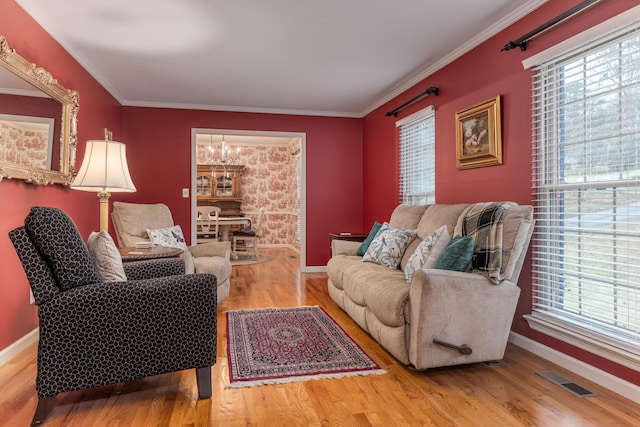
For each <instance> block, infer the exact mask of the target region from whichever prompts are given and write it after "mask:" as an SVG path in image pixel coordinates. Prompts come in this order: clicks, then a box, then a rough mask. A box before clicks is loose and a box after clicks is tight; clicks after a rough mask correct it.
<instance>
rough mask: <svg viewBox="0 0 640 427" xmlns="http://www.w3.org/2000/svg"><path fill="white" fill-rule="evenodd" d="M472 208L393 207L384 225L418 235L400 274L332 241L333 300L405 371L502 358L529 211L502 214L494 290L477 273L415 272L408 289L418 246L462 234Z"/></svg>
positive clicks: (330, 284)
mask: <svg viewBox="0 0 640 427" xmlns="http://www.w3.org/2000/svg"><path fill="white" fill-rule="evenodd" d="M485 205H487V204H485ZM477 206H478V205H473V204H455V205H444V204H435V205H429V206H408V205H400V206H398V207H397V208H396V209H395V210H394V212H393V213H392V215H391V218H390V220H389V221H388V223H389V226H391V227H393V228H396V229H401V230H415V231H416V236H415V238H414V239H413V241H412V242H411V243H410V244H409V246H408V247H407V249H406V250H405V252H404V254H403V255H402V260H401V262H400V265H399V267H398V268H397V269H391V268H389V267H387V266H383V265H379V264H377V263H375V262H364V261H363V257H362V256H358V255H356V249H357V248H358V247H359V245H360V243H359V242H352V241H345V240H334V241H333V242H332V258H331V259H330V260H329V262H328V264H327V274H328V289H329V294H330V296H331V298H332V299H333V300H334V301H335V302H336V304H338V306H340V307H341V308H342V309H343V310H344V311H345V312H346V313H347V314H349V316H350V317H351V318H352V319H353V320H354V321H355V322H356V323H357V324H358V325H359V326H360V327H361V328H362V329H364V330H365V331H366V332H368V333H369V334H370V335H371V336H372V337H373V338H374V339H375V340H376V341H378V342H379V343H380V345H382V346H383V347H384V348H385V349H386V350H388V351H389V353H391V354H392V355H393V356H394V357H395V358H397V359H398V360H399V361H401V362H402V363H404V364H407V365H413V366H414V367H415V368H416V369H419V370H424V369H428V368H433V367H438V366H450V365H459V364H466V363H474V362H484V361H498V360H500V359H502V358H503V357H504V352H505V348H506V344H507V340H508V337H509V331H510V329H511V323H512V321H513V316H514V313H515V309H516V305H517V302H518V298H519V295H520V288H518V286H517V281H518V276H519V275H520V271H521V269H522V265H523V261H524V258H525V255H526V253H527V248H528V246H529V241H530V239H531V235H532V232H533V227H534V220H533V209H532V207H531V206H518V205H515V204H509V205H507V208H506V209H505V210H503V215H502V222H501V227H502V229H501V234H502V239H501V240H502V241H501V242H497V244H498V245H499V246H498V247H500V246H501V249H502V250H501V251H499V252H501V253H500V254H501V268H500V270H501V271H500V273H501V277H500V280H499V281H498V283H499V284H496V283H497V282H496V280H495V278H494V279H493V280H492V279H491V278H490V277H488V276H487V275H485V274H482V273H478V272H469V271H449V270H441V269H433V268H428V269H418V270H416V272H415V274H414V275H413V276H412V279H411V281H410V283H407V281H406V279H407V278H406V277H405V269H406V268H407V263H408V261H409V259H410V257H411V256H412V254H413V252H414V251H415V249H416V247H418V245H419V244H420V243H421V242H422V241H423V239H425V238H427V237H428V236H431V235H432V234H433V233H434V232H437V230H438V229H441V227H442V226H445V225H446V228H447V232H448V234H449V236H451V237H453V236H456V235H461V234H463V230H462V228H463V223H464V224H465V225H466V223H465V218H467V214H468V213H469V212H471V210H472V208H474V207H475V208H476V209H477ZM425 246H426V245H425ZM475 256H476V252H475V249H474V257H475Z"/></svg>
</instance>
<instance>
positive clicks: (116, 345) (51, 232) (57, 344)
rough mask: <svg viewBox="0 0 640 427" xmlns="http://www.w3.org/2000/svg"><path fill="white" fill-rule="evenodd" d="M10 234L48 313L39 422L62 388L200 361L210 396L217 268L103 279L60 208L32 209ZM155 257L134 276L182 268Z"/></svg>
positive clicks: (202, 390)
mask: <svg viewBox="0 0 640 427" xmlns="http://www.w3.org/2000/svg"><path fill="white" fill-rule="evenodd" d="M9 237H10V238H11V241H12V242H13V244H14V246H15V248H16V251H17V253H18V256H19V258H20V261H21V262H22V265H23V267H24V270H25V272H26V274H27V278H28V280H29V284H30V286H31V289H32V291H33V295H34V299H35V304H36V305H37V306H38V316H39V319H40V337H39V342H38V360H37V378H36V389H37V392H38V407H37V409H36V413H35V415H34V420H33V423H34V424H39V423H40V422H42V421H43V420H44V418H45V417H46V415H47V413H48V411H49V410H50V409H51V407H52V405H53V403H54V399H55V395H56V394H58V393H61V392H65V391H72V390H79V389H84V388H91V387H98V386H103V385H107V384H115V383H119V382H124V381H130V380H134V379H138V378H143V377H147V376H152V375H157V374H162V373H167V372H173V371H178V370H183V369H190V368H196V374H197V383H198V389H199V397H200V398H208V397H210V396H211V366H212V365H213V364H214V363H215V361H216V334H217V330H216V327H217V324H216V320H217V318H216V288H217V286H216V277H215V276H214V275H211V274H195V275H185V274H179V275H173V276H166V277H155V278H147V279H143V280H128V281H125V282H103V281H102V280H101V277H100V276H99V273H98V271H97V268H96V266H95V264H94V262H93V260H92V258H91V255H90V254H89V251H88V250H87V247H86V245H85V243H84V242H83V240H82V238H81V236H80V234H79V232H78V230H77V228H76V226H75V224H74V223H73V221H72V220H71V219H70V218H69V217H68V216H67V215H66V214H65V213H64V212H63V211H61V210H59V209H55V208H46V207H34V208H32V209H31V211H30V212H29V215H28V216H27V217H26V219H25V224H24V226H22V227H19V228H16V229H14V230H12V231H11V232H10V233H9ZM127 264H129V263H127ZM155 264H157V265H156V267H158V268H154V263H153V262H152V263H147V264H144V262H143V263H132V264H130V265H128V266H127V271H126V273H127V278H128V279H131V278H132V277H135V278H141V277H142V276H144V275H145V274H153V273H154V271H155V272H156V273H157V272H160V274H167V273H169V274H170V273H171V272H175V271H173V270H172V269H171V263H168V264H167V263H162V262H156V263H155ZM177 264H178V265H179V266H180V265H181V264H182V263H181V262H178V263H177ZM174 265H175V264H174ZM181 268H182V267H179V269H178V272H181V271H183V270H181Z"/></svg>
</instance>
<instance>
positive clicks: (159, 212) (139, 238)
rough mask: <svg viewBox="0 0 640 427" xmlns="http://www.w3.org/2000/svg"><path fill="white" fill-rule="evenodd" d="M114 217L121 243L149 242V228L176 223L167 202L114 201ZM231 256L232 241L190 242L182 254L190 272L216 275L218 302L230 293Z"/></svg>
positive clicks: (169, 225) (121, 245) (126, 245)
mask: <svg viewBox="0 0 640 427" xmlns="http://www.w3.org/2000/svg"><path fill="white" fill-rule="evenodd" d="M111 219H112V221H113V228H114V229H115V231H116V237H117V239H118V245H119V246H120V247H135V246H136V243H139V242H149V241H150V240H149V235H148V233H147V230H157V229H166V228H170V227H173V226H174V223H173V217H172V216H171V211H170V210H169V207H168V206H167V205H165V204H164V203H153V204H145V203H125V202H114V203H113V212H112V213H111ZM230 256H231V244H230V243H229V242H209V243H204V244H200V245H194V246H189V247H188V250H186V251H184V253H183V254H182V259H183V261H184V264H185V272H186V273H187V274H192V273H208V274H213V275H215V276H216V278H217V280H218V291H217V293H218V305H220V303H221V302H222V301H223V300H224V299H226V298H227V297H228V296H229V287H230V284H229V277H230V276H231V261H230V259H231V258H230Z"/></svg>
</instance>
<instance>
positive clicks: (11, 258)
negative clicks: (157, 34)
mask: <svg viewBox="0 0 640 427" xmlns="http://www.w3.org/2000/svg"><path fill="white" fill-rule="evenodd" d="M0 1H1V3H2V5H1V9H0V10H1V13H0V34H2V35H4V36H5V37H6V38H7V42H8V43H9V46H11V47H13V48H14V49H16V51H17V52H18V53H19V54H20V55H22V56H23V57H24V58H26V59H28V60H29V61H32V62H34V63H36V64H37V65H38V66H41V67H43V68H45V69H46V70H47V71H49V72H50V73H51V74H52V75H53V76H54V77H55V78H56V79H57V80H58V81H59V82H60V83H61V84H62V85H63V86H65V87H67V88H70V89H74V90H77V91H78V92H79V93H80V110H79V114H78V140H79V149H78V165H77V166H79V162H80V159H82V156H83V153H84V141H86V140H87V139H91V138H101V137H102V135H103V131H102V129H103V128H104V127H109V128H111V129H112V130H113V131H114V134H115V135H117V134H118V133H119V132H120V129H121V119H120V110H121V107H120V105H119V104H118V103H117V102H116V101H115V100H114V99H113V97H111V96H110V95H109V94H108V93H107V92H106V91H105V90H104V89H103V88H102V87H101V86H100V85H99V84H98V83H97V82H96V81H95V80H94V79H93V78H92V77H91V76H89V74H88V73H87V72H86V71H85V70H84V69H83V68H82V67H81V66H80V65H79V64H78V63H77V62H76V61H75V60H73V59H72V58H71V56H69V54H68V53H67V52H66V51H65V50H64V49H63V48H62V47H61V46H60V45H59V44H58V43H57V42H55V41H54V40H53V39H52V38H51V37H50V36H49V35H48V34H47V33H46V32H45V31H44V30H43V29H42V28H41V27H40V26H39V25H38V24H36V23H35V22H34V21H33V20H32V19H31V17H29V16H28V15H27V14H26V13H25V12H24V11H23V10H22V9H21V8H20V7H19V6H18V5H17V4H16V3H15V2H14V1H13V0H0ZM35 205H41V206H55V207H60V208H62V209H64V210H65V211H67V212H68V213H69V214H70V215H71V216H72V218H73V219H74V220H75V221H76V223H77V225H78V228H79V229H80V232H81V233H82V235H83V236H84V237H85V238H86V237H87V236H88V234H89V233H90V232H91V230H97V229H98V228H99V218H98V212H99V211H98V200H97V196H96V195H95V194H92V193H86V192H81V191H72V190H69V189H67V188H64V187H62V186H60V185H49V186H45V187H42V186H36V185H32V184H27V183H25V182H23V181H19V180H10V179H4V180H2V181H0V212H1V215H0V301H2V303H1V308H0V350H2V349H4V348H6V347H7V346H8V345H10V344H12V343H14V342H15V341H17V340H18V339H20V338H22V337H23V336H24V335H26V334H27V333H28V332H29V331H31V330H33V329H34V328H36V327H37V326H38V319H37V310H36V308H35V307H34V306H31V305H30V304H29V285H28V282H27V279H26V277H25V274H24V271H23V270H22V266H21V264H20V261H19V260H18V257H17V255H16V253H15V251H14V249H13V245H12V244H11V242H10V241H9V238H8V236H7V233H8V232H9V231H10V230H12V229H13V228H15V227H18V226H20V225H22V223H23V222H24V217H25V216H26V215H27V213H28V212H29V208H30V207H31V206H35Z"/></svg>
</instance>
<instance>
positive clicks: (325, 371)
mask: <svg viewBox="0 0 640 427" xmlns="http://www.w3.org/2000/svg"><path fill="white" fill-rule="evenodd" d="M227 357H228V362H229V385H228V386H226V388H237V387H252V386H257V385H263V384H282V383H289V382H296V381H307V380H313V379H324V378H341V377H346V376H359V375H373V374H384V373H386V371H384V370H382V369H380V367H379V366H378V365H377V364H376V363H375V362H374V361H373V360H371V358H370V357H369V356H368V355H367V354H366V353H365V352H364V351H363V350H362V349H361V348H360V346H359V345H358V344H356V343H355V342H354V341H353V340H352V339H351V338H350V337H349V336H348V335H347V334H346V333H345V332H344V330H343V329H342V328H341V327H340V326H339V325H338V324H337V323H336V322H335V321H334V320H333V319H332V318H331V317H330V316H329V315H328V314H327V313H326V312H325V311H324V310H323V309H321V308H320V307H293V308H267V309H258V310H230V311H227Z"/></svg>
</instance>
